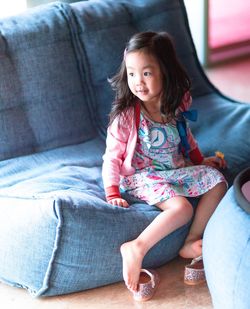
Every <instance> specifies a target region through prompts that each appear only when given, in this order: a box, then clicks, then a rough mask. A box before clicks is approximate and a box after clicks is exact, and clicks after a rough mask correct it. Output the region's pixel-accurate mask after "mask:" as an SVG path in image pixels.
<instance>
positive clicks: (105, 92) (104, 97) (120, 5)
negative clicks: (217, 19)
mask: <svg viewBox="0 0 250 309" xmlns="http://www.w3.org/2000/svg"><path fill="white" fill-rule="evenodd" d="M71 6H72V8H73V10H74V13H75V16H76V22H77V29H78V30H77V36H78V38H79V40H80V42H79V45H80V46H81V48H82V49H81V52H82V55H81V59H82V67H83V66H84V70H83V71H84V73H85V75H86V76H87V77H88V80H87V81H86V82H87V83H89V85H91V87H92V89H91V90H90V99H91V100H92V104H91V106H92V108H93V109H94V110H95V111H96V118H97V124H98V125H99V130H100V133H101V134H102V135H103V136H105V134H106V126H107V121H108V113H109V112H110V106H111V103H112V101H113V99H114V93H113V92H112V90H111V88H110V85H109V84H108V82H107V77H111V76H113V75H114V74H115V73H116V72H117V70H118V68H119V66H120V64H121V61H122V57H123V52H124V48H125V43H126V42H127V40H128V39H129V38H130V37H131V36H132V35H133V34H134V33H136V32H139V31H147V30H153V31H168V32H169V33H170V34H171V35H172V36H173V38H174V40H175V45H176V49H177V52H178V56H179V58H180V60H181V62H182V63H183V64H184V66H185V67H186V69H187V70H188V73H189V75H190V77H191V79H192V83H193V91H192V94H193V96H194V97H195V96H200V95H204V94H207V93H209V92H211V91H212V90H211V88H210V85H209V83H208V81H207V79H206V78H205V76H204V74H203V71H202V70H201V68H200V65H199V63H198V60H197V55H196V52H195V48H194V45H193V41H192V38H191V34H190V30H189V26H188V21H187V16H186V11H185V7H184V4H183V0H116V1H114V0H102V1H100V0H91V1H86V2H85V1H83V2H77V3H73V4H72V5H71ZM86 64H87V65H86ZM91 87H90V88H91Z"/></svg>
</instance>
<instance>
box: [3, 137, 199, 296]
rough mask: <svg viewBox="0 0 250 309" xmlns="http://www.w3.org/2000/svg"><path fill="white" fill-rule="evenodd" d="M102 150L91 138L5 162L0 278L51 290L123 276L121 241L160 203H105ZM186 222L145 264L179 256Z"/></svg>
mask: <svg viewBox="0 0 250 309" xmlns="http://www.w3.org/2000/svg"><path fill="white" fill-rule="evenodd" d="M103 151H104V143H103V141H102V140H100V139H94V140H92V141H89V142H85V143H82V144H78V145H72V146H66V147H62V148H57V149H53V150H49V151H45V152H41V153H36V154H32V155H28V156H22V157H19V158H15V159H10V160H6V161H2V162H0V170H1V173H2V176H3V178H2V179H4V181H1V182H0V212H1V216H0V234H1V237H0V246H1V248H2V250H0V279H1V281H4V282H6V283H8V284H11V285H13V286H17V287H22V288H25V289H27V290H28V291H29V292H30V293H31V294H32V295H33V296H52V295H60V294H67V293H71V292H76V291H82V290H85V289H89V288H93V287H98V286H101V285H105V284H110V283H113V282H117V281H120V280H122V261H121V255H120V252H119V248H120V245H121V244H122V243H124V242H125V241H127V240H129V239H133V238H135V237H136V236H137V235H138V234H139V233H140V232H141V231H142V230H143V229H144V228H145V227H146V226H147V225H148V224H149V223H150V222H151V221H152V220H153V219H154V218H155V217H156V216H157V215H158V214H159V209H157V208H156V207H154V206H148V205H147V206H146V205H145V204H142V203H140V202H138V201H137V202H136V201H135V200H130V202H131V204H132V206H131V207H130V208H129V209H125V208H119V207H114V206H112V205H108V204H107V203H106V201H105V199H104V191H103V186H102V180H101V168H100V167H101V162H102V157H101V154H102V153H103ZM89 153H91V154H92V155H91V156H90V155H89ZM13 175H14V177H13ZM192 202H193V203H195V199H193V200H192ZM188 227H189V224H186V225H185V226H184V227H182V228H180V229H178V230H176V231H175V232H174V233H172V234H171V235H169V236H168V237H166V238H164V239H163V240H162V241H161V242H160V243H159V244H158V245H157V246H155V247H154V248H153V249H151V250H150V252H149V254H148V255H147V256H146V258H145V260H144V267H156V266H159V265H162V264H164V263H166V262H167V261H169V260H171V259H172V258H174V257H175V256H176V255H177V254H178V250H179V248H180V247H181V246H182V244H183V241H184V239H185V237H186V235H187V232H188Z"/></svg>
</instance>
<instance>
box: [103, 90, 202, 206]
mask: <svg viewBox="0 0 250 309" xmlns="http://www.w3.org/2000/svg"><path fill="white" fill-rule="evenodd" d="M191 102H192V98H191V96H190V95H189V94H188V95H185V97H184V100H183V103H182V105H181V107H180V111H181V112H182V111H186V110H188V109H189V107H190V105H191ZM135 114H136V113H135V108H134V107H131V108H129V109H128V110H127V111H126V113H124V114H123V115H122V116H121V118H120V121H118V117H117V118H116V119H115V120H114V121H113V123H112V124H111V125H110V126H109V127H108V131H107V139H106V151H105V154H104V156H103V167H102V177H103V184H104V189H105V193H106V198H107V201H109V200H111V199H113V198H118V197H120V196H121V195H120V190H119V184H120V176H121V175H123V176H127V175H132V174H134V172H135V169H134V168H133V167H132V159H133V155H134V151H135V147H136V142H137V125H136V115H135ZM187 133H188V142H189V145H190V148H191V149H190V152H189V157H190V160H191V161H192V162H193V163H194V164H200V163H201V162H202V161H203V156H202V154H201V152H200V150H199V148H198V146H197V143H196V141H195V139H194V137H193V135H192V133H191V131H190V129H188V132H187Z"/></svg>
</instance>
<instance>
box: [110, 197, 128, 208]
mask: <svg viewBox="0 0 250 309" xmlns="http://www.w3.org/2000/svg"><path fill="white" fill-rule="evenodd" d="M108 203H109V204H111V205H113V206H120V207H123V208H128V207H129V204H128V202H127V201H126V200H124V199H122V198H114V199H112V200H110V201H109V202H108Z"/></svg>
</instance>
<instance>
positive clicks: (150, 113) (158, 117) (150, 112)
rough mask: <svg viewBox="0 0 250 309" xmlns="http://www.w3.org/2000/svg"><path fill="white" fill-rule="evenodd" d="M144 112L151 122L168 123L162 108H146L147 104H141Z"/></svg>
mask: <svg viewBox="0 0 250 309" xmlns="http://www.w3.org/2000/svg"><path fill="white" fill-rule="evenodd" d="M141 109H142V112H143V113H144V114H145V115H146V116H147V117H148V118H149V119H151V120H153V121H155V122H159V123H166V122H167V117H166V116H165V115H163V114H162V113H161V111H160V107H157V106H153V107H152V106H151V105H150V106H146V105H145V103H143V102H142V103H141Z"/></svg>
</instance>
